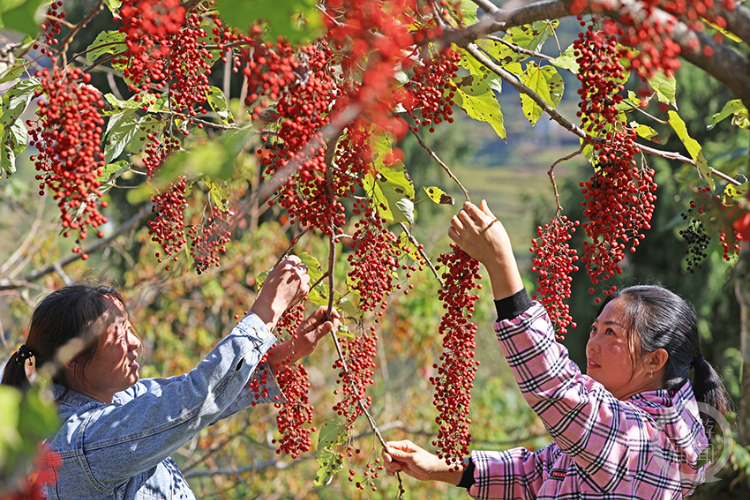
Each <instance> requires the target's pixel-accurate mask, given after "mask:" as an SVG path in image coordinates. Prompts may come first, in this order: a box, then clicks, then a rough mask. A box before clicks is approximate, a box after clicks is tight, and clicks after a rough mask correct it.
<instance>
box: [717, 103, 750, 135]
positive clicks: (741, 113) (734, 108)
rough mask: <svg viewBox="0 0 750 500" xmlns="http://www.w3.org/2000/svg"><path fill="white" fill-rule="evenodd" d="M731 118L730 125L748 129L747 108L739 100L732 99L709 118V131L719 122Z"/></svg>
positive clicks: (749, 127)
mask: <svg viewBox="0 0 750 500" xmlns="http://www.w3.org/2000/svg"><path fill="white" fill-rule="evenodd" d="M730 116H731V117H732V125H736V126H738V127H740V128H744V129H750V119H749V118H748V112H747V108H746V107H745V105H744V104H742V101H741V100H740V99H734V100H731V101H729V102H728V103H726V104H725V105H724V107H723V108H722V109H721V111H719V112H718V113H716V114H715V115H713V116H712V117H711V124H710V125H709V126H708V128H709V130H710V129H712V128H714V127H715V126H716V124H717V123H719V122H720V121H722V120H724V119H726V118H728V117H730Z"/></svg>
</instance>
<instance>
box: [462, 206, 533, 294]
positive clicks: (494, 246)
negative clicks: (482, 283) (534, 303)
mask: <svg viewBox="0 0 750 500" xmlns="http://www.w3.org/2000/svg"><path fill="white" fill-rule="evenodd" d="M448 236H450V238H451V239H452V240H453V241H454V242H455V243H456V244H457V245H458V246H459V247H461V248H462V249H463V250H464V251H465V252H466V253H468V254H469V255H470V256H472V257H473V258H475V259H476V260H478V261H479V262H481V263H482V264H484V266H485V268H486V269H487V273H488V274H489V276H490V281H491V282H492V292H493V295H494V298H495V300H499V299H503V298H505V297H509V296H511V295H513V294H514V293H516V292H518V291H520V290H522V289H523V280H521V273H520V272H519V271H518V265H517V264H516V258H515V256H514V255H513V247H512V246H511V243H510V238H509V237H508V233H507V232H506V231H505V227H503V225H502V223H501V222H500V221H499V220H497V217H495V216H494V214H493V213H492V212H491V211H490V209H489V207H488V206H487V202H486V201H484V200H483V201H482V204H481V205H480V206H479V207H477V206H476V205H474V204H473V203H471V202H469V201H467V202H466V203H464V206H463V208H461V210H460V211H459V212H458V214H456V215H454V216H453V218H452V219H451V227H450V229H449V230H448Z"/></svg>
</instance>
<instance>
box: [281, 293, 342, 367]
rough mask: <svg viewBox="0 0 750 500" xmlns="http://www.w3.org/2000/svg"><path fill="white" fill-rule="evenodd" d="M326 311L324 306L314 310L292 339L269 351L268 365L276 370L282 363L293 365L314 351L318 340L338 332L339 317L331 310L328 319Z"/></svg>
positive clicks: (336, 312)
mask: <svg viewBox="0 0 750 500" xmlns="http://www.w3.org/2000/svg"><path fill="white" fill-rule="evenodd" d="M327 310H328V308H327V307H325V306H321V307H319V308H318V309H316V310H315V312H313V313H312V314H311V315H310V316H308V317H307V318H305V320H304V321H303V322H302V324H301V325H300V326H299V328H297V332H296V333H295V335H294V337H292V338H291V339H289V340H287V341H286V342H284V343H283V344H281V345H278V346H276V347H274V348H273V349H271V350H270V351H269V353H268V364H269V365H270V366H271V367H272V368H276V367H278V366H281V364H282V363H293V362H295V361H297V360H298V359H302V358H304V357H305V356H307V355H309V354H311V353H312V352H313V351H314V350H315V348H316V347H317V346H318V342H319V341H320V339H322V338H323V337H325V336H326V335H327V334H328V333H330V332H332V331H334V330H338V327H339V319H340V318H341V315H340V314H339V313H338V311H336V310H335V309H333V310H332V311H331V317H330V319H328V318H326V311H327Z"/></svg>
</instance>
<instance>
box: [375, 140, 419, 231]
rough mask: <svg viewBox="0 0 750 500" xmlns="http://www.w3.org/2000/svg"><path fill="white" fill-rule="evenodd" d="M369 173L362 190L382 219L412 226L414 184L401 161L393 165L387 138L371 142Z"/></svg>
mask: <svg viewBox="0 0 750 500" xmlns="http://www.w3.org/2000/svg"><path fill="white" fill-rule="evenodd" d="M371 148H372V153H373V166H374V169H373V171H372V172H368V173H367V175H365V178H364V182H363V185H364V188H365V191H366V192H367V194H368V195H369V196H370V197H371V198H372V200H373V204H374V205H375V206H376V207H377V209H378V213H379V214H380V216H381V217H383V218H385V219H387V220H391V221H394V222H407V223H409V224H413V223H414V183H413V182H412V180H411V178H410V177H409V174H408V172H407V171H406V166H405V165H404V164H403V163H401V162H400V161H398V162H396V163H394V162H393V161H394V157H393V148H392V146H391V142H390V140H389V139H388V137H387V136H386V135H384V134H382V135H380V136H378V138H376V139H374V140H373V142H372V143H371Z"/></svg>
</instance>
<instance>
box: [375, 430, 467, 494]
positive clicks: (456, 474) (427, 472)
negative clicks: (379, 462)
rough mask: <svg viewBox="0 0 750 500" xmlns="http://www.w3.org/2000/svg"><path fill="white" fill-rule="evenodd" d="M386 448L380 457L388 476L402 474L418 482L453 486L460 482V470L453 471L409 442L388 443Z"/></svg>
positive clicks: (434, 456) (430, 454) (441, 460)
mask: <svg viewBox="0 0 750 500" xmlns="http://www.w3.org/2000/svg"><path fill="white" fill-rule="evenodd" d="M386 446H387V449H384V450H383V453H382V455H383V465H384V466H385V471H386V473H387V474H388V475H389V476H393V475H395V474H396V472H404V473H406V474H408V475H410V476H411V477H413V478H416V479H419V480H420V481H442V482H444V483H449V484H453V485H457V484H458V483H459V482H461V476H462V475H463V471H462V470H453V469H455V467H454V466H449V465H448V464H447V463H445V460H443V459H441V458H438V457H437V456H436V455H433V454H432V453H430V452H429V451H427V450H425V449H424V448H420V447H419V446H417V445H416V444H414V443H412V442H411V441H408V440H404V441H389V442H387V443H386Z"/></svg>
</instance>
